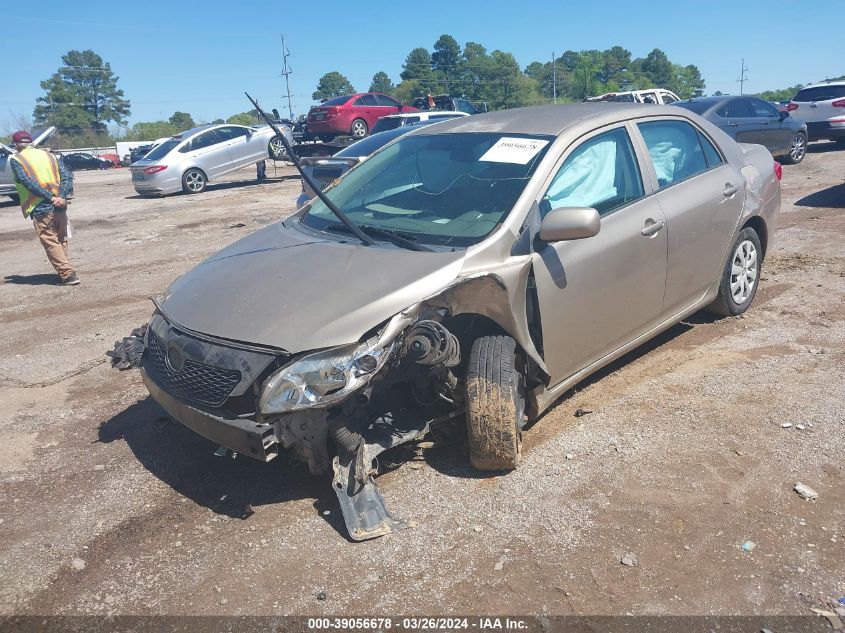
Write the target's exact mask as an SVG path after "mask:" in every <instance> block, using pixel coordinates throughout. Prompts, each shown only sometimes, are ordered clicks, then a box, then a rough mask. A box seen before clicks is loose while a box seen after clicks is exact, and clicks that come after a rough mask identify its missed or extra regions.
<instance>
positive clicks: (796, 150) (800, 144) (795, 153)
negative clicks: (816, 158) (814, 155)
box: [789, 134, 807, 163]
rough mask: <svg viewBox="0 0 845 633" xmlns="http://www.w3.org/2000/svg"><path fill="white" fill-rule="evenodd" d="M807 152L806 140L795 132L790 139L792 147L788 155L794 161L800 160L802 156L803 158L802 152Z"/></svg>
mask: <svg viewBox="0 0 845 633" xmlns="http://www.w3.org/2000/svg"><path fill="white" fill-rule="evenodd" d="M806 153H807V141H806V140H805V139H804V137H803V136H802V135H801V134H796V135H795V138H794V139H792V147H790V149H789V157H790V158H791V159H792V160H793V161H794V162H796V163H798V162H800V161H801V159H802V158H804V154H806Z"/></svg>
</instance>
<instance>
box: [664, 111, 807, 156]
mask: <svg viewBox="0 0 845 633" xmlns="http://www.w3.org/2000/svg"><path fill="white" fill-rule="evenodd" d="M672 105H675V106H679V107H681V108H686V109H687V110H692V111H693V112H695V113H696V114H698V115H700V116H702V117H704V118H705V119H707V120H708V121H710V122H711V123H713V124H714V125H716V126H718V127H719V128H720V129H721V130H723V131H724V132H725V133H726V134H727V135H728V136H730V137H731V138H733V139H734V140H736V141H737V142H739V143H758V144H760V145H765V146H766V147H767V148H768V150H769V151H770V152H771V153H772V156H777V157H782V159H783V160H784V162H787V163H790V164H792V165H796V164H798V163H800V162H801V161H802V160H804V155H805V154H806V153H807V125H806V124H805V123H804V122H803V121H799V120H798V119H794V118H792V117H790V116H789V112H778V109H777V108H776V107H775V106H773V105H772V104H771V103H769V102H768V101H763V100H762V99H758V98H757V97H746V96H733V97H732V96H721V97H698V98H696V99H689V100H687V101H679V102H678V103H674V104H672Z"/></svg>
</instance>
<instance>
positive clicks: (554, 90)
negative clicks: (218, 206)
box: [552, 51, 557, 103]
mask: <svg viewBox="0 0 845 633" xmlns="http://www.w3.org/2000/svg"><path fill="white" fill-rule="evenodd" d="M552 95H553V99H554V102H555V103H557V62H555V52H554V51H552Z"/></svg>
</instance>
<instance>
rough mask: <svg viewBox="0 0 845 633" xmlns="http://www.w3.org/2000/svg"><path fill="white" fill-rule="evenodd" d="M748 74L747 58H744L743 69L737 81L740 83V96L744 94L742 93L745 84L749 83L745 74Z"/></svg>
mask: <svg viewBox="0 0 845 633" xmlns="http://www.w3.org/2000/svg"><path fill="white" fill-rule="evenodd" d="M747 72H748V67H747V66H746V65H745V58H744V57H743V58H742V68H741V69H740V73H739V79H737V81H738V82H739V94H743V92H742V88H743V84H745V82H746V81H748V77H746V75H745V73H747Z"/></svg>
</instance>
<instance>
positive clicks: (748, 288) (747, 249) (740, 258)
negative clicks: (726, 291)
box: [731, 240, 757, 305]
mask: <svg viewBox="0 0 845 633" xmlns="http://www.w3.org/2000/svg"><path fill="white" fill-rule="evenodd" d="M756 283H757V247H756V246H754V243H753V242H752V241H750V240H744V241H742V242H740V243H739V245H738V246H737V247H736V250H735V251H734V255H733V259H732V260H731V299H733V302H734V303H735V304H737V305H742V304H743V303H745V302H746V301H748V298H749V297H750V296H751V294H752V293H753V292H754V286H755V284H756Z"/></svg>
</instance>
